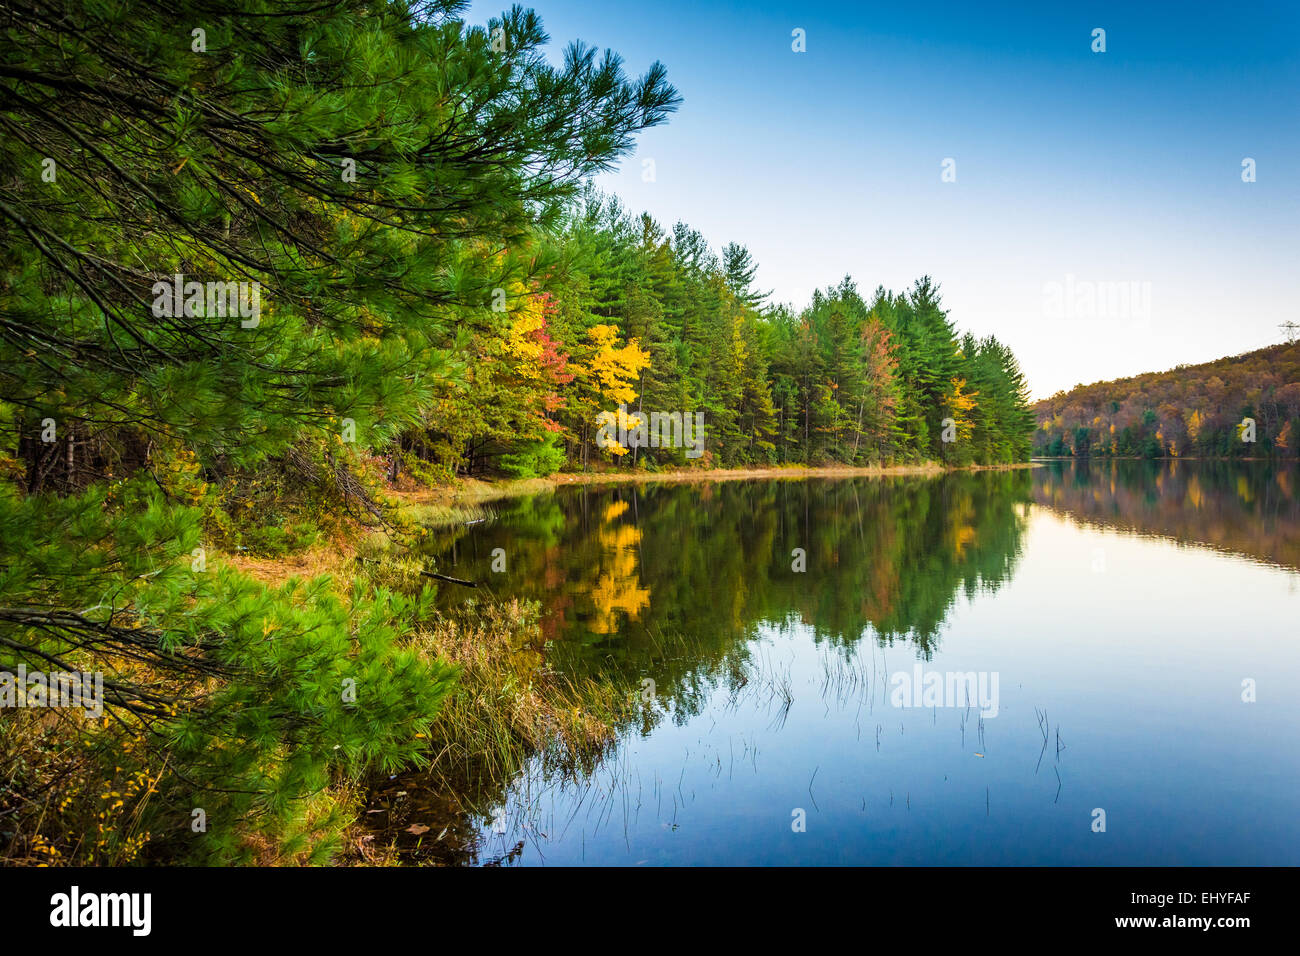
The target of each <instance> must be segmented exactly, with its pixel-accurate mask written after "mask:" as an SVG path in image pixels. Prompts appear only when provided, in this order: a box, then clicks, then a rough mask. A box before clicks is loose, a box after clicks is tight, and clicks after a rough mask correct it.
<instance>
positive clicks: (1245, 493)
mask: <svg viewBox="0 0 1300 956" xmlns="http://www.w3.org/2000/svg"><path fill="white" fill-rule="evenodd" d="M1296 483H1297V468H1296V462H1283V463H1280V464H1275V463H1272V462H1265V461H1259V462H1227V461H1176V460H1175V461H1168V462H1166V461H1099V462H1095V463H1090V462H1088V461H1086V460H1084V461H1081V462H1077V463H1076V462H1061V461H1053V462H1048V463H1046V465H1045V466H1043V467H1040V468H1038V469H1036V470H1035V471H1034V501H1035V502H1037V503H1038V504H1041V505H1044V506H1046V507H1048V508H1052V509H1053V510H1055V511H1059V512H1061V513H1064V514H1067V515H1069V516H1070V517H1072V518H1074V519H1076V520H1079V521H1081V522H1085V523H1090V524H1096V525H1103V526H1107V527H1113V528H1118V529H1121V530H1124V531H1130V532H1133V533H1136V534H1143V535H1157V536H1161V537H1168V538H1172V539H1174V540H1176V541H1179V542H1182V543H1186V544H1195V545H1201V546H1208V547H1212V548H1217V549H1221V550H1223V551H1229V552H1232V553H1234V554H1240V555H1245V556H1247V557H1251V558H1255V559H1258V560H1260V561H1264V562H1267V563H1270V564H1275V565H1279V566H1281V567H1286V568H1300V500H1298V499H1297V498H1296Z"/></svg>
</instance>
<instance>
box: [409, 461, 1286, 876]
mask: <svg viewBox="0 0 1300 956" xmlns="http://www.w3.org/2000/svg"><path fill="white" fill-rule="evenodd" d="M1298 478H1300V476H1298V475H1297V472H1296V470H1295V469H1294V468H1293V467H1292V468H1289V469H1288V468H1278V467H1275V466H1272V465H1268V464H1265V463H1252V462H1243V463H1223V462H1215V463H1212V462H1194V461H1176V462H1136V461H1121V462H1094V463H1091V464H1088V463H1086V462H1085V463H1080V464H1074V463H1061V462H1050V463H1046V464H1044V465H1040V466H1039V467H1036V468H1033V469H1022V470H1009V471H981V472H974V473H967V472H960V473H948V474H944V475H939V476H897V477H879V478H875V477H873V478H843V479H829V480H824V479H789V480H784V479H779V480H744V481H727V482H714V483H709V482H701V483H692V484H681V483H660V484H641V485H637V484H614V485H602V486H591V485H589V486H570V487H565V488H561V489H559V490H558V491H557V492H556V493H554V494H544V495H538V496H535V497H531V498H521V499H515V500H509V501H505V502H500V503H497V504H496V505H494V506H493V507H494V511H495V513H494V516H493V517H491V518H490V519H488V520H485V521H482V522H479V523H476V524H473V525H470V526H467V527H462V528H459V529H456V530H455V531H454V532H444V533H442V534H440V535H439V536H437V537H436V542H435V547H434V551H435V553H436V554H437V561H438V569H439V571H441V572H443V573H446V574H450V575H454V576H456V577H461V578H468V579H471V580H475V581H480V582H483V584H484V586H485V587H486V588H487V589H488V590H490V592H491V593H492V594H493V595H495V596H498V597H508V596H520V597H526V598H530V599H533V600H536V601H538V602H540V603H541V605H542V622H543V627H544V628H545V631H546V635H547V637H548V638H549V640H550V642H551V643H550V644H549V645H548V647H547V662H548V664H549V666H551V667H553V668H555V669H557V670H559V671H561V672H562V673H564V674H566V675H569V676H572V677H574V678H575V679H580V678H582V677H585V676H593V675H599V676H602V677H604V678H607V679H610V678H616V679H617V680H618V681H620V682H621V683H623V684H626V685H627V686H630V687H635V688H637V689H638V690H639V701H640V706H639V707H638V709H637V712H636V715H635V717H634V718H632V719H629V720H628V722H627V725H626V726H624V727H623V728H622V730H621V734H620V737H619V739H618V742H617V744H616V745H615V746H614V747H613V748H612V749H611V751H610V753H609V754H608V755H607V757H606V758H605V759H604V760H603V761H602V762H600V764H599V765H598V766H596V767H595V768H594V769H593V770H591V771H590V772H587V773H578V774H573V773H569V774H566V773H562V772H560V771H558V770H556V769H555V768H554V767H551V766H548V761H547V760H546V759H545V758H544V757H538V758H537V759H536V760H535V761H534V762H533V764H532V765H531V766H530V767H529V768H528V769H527V771H526V772H524V773H522V774H520V775H519V776H518V778H517V779H515V780H513V781H512V782H511V783H510V784H509V785H508V786H507V787H505V788H504V790H503V792H501V793H500V794H497V795H495V796H494V797H490V798H488V799H486V800H485V801H484V803H483V805H482V806H481V807H479V808H478V811H479V813H478V815H476V817H475V820H474V824H473V825H474V827H475V829H476V838H475V841H474V842H475V850H474V853H473V855H472V858H471V860H470V862H478V863H485V862H501V861H503V860H504V861H507V862H509V863H511V864H512V865H566V864H589V865H590V864H595V865H611V864H612V865H681V864H722V865H771V864H795V865H811V864H819V865H820V864H867V865H879V864H909V865H963V864H976V865H1071V864H1086V865H1098V864H1104V865H1175V864H1178V865H1211V864H1214V865H1260V864H1275V865H1296V864H1298V863H1300V815H1298V814H1297V802H1298V801H1297V794H1298V793H1300V751H1298V749H1297V747H1296V744H1295V740H1296V729H1297V726H1298V725H1300V694H1297V688H1300V628H1298V627H1297V622H1298V621H1300V573H1298V572H1297V568H1300V503H1298V501H1297V497H1296V485H1297V479H1298ZM494 549H501V550H500V551H497V552H496V554H495V557H496V559H497V564H498V567H499V566H500V563H501V559H504V564H505V570H504V571H493V563H494ZM465 593H466V591H465V589H460V588H454V587H451V586H447V587H446V588H444V590H443V593H442V595H441V597H442V598H443V599H446V600H462V599H463V598H464V596H465ZM403 785H404V786H407V787H413V786H418V779H413V778H411V777H409V776H408V777H407V778H405V779H404V782H403Z"/></svg>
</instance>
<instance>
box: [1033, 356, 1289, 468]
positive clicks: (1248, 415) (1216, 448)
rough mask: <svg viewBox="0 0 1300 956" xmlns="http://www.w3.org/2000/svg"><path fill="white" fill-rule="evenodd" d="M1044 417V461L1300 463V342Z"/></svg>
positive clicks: (1081, 389) (1090, 388) (1078, 391)
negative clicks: (1282, 460)
mask: <svg viewBox="0 0 1300 956" xmlns="http://www.w3.org/2000/svg"><path fill="white" fill-rule="evenodd" d="M1035 412H1036V414H1037V418H1038V428H1037V429H1036V430H1035V432H1034V441H1033V450H1034V454H1035V455H1045V456H1052V457H1061V456H1070V455H1073V456H1075V457H1077V458H1084V457H1090V456H1115V457H1123V458H1179V457H1203V458H1296V457H1298V456H1300V343H1297V342H1292V343H1287V344H1282V345H1274V346H1269V347H1268V348H1262V349H1257V350H1255V351H1254V352H1247V353H1245V354H1244V355H1235V356H1231V357H1228V358H1222V359H1218V360H1217V361H1214V362H1206V363H1204V364H1201V365H1182V366H1179V367H1178V368H1175V369H1171V370H1169V371H1167V372H1149V373H1147V374H1145V375H1138V376H1136V377H1134V378H1123V379H1117V380H1115V381H1113V382H1098V383H1096V384H1093V385H1079V386H1076V387H1075V388H1073V389H1071V390H1070V391H1068V392H1062V393H1058V394H1056V395H1053V396H1052V397H1051V398H1049V399H1046V400H1045V401H1042V402H1039V403H1038V404H1037V406H1036V408H1035ZM1252 422H1253V425H1254V427H1253V429H1252V428H1251V427H1250V425H1251V423H1252Z"/></svg>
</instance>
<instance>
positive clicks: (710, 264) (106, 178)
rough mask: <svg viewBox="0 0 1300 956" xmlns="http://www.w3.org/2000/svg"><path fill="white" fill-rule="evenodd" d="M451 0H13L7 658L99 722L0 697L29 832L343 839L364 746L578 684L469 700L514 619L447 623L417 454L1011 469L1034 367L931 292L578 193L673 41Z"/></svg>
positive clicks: (4, 42)
mask: <svg viewBox="0 0 1300 956" xmlns="http://www.w3.org/2000/svg"><path fill="white" fill-rule="evenodd" d="M464 6H465V4H464V3H460V2H452V0H438V2H420V3H388V2H371V0H312V2H311V3H305V2H301V0H288V2H281V0H238V2H234V3H227V4H222V5H219V6H212V5H209V4H206V3H200V2H179V3H175V4H170V5H153V4H143V3H125V4H118V5H106V4H101V3H97V2H91V0H67V2H56V3H45V2H36V0H16V2H14V3H11V4H8V5H7V9H8V10H9V11H11V14H12V15H11V16H9V17H8V18H7V19H5V21H4V22H3V24H2V25H0V126H2V127H3V137H0V163H2V165H3V168H4V169H5V175H4V176H3V178H0V259H2V261H0V436H3V451H2V452H0V670H3V671H6V672H16V671H17V670H18V669H19V668H20V667H22V668H26V670H27V671H29V672H30V671H35V670H44V671H49V672H60V673H63V672H66V673H92V672H93V673H95V674H99V675H102V678H103V688H104V691H103V693H104V700H103V709H104V713H103V716H102V718H100V719H94V720H91V719H81V718H80V717H79V716H78V715H76V714H72V713H67V712H59V711H53V710H51V711H49V712H46V713H43V714H42V713H33V712H32V711H30V710H7V711H6V712H5V713H4V714H3V717H2V718H0V767H3V768H4V776H3V779H0V817H3V819H4V820H5V821H6V823H5V825H4V826H3V828H0V829H2V831H3V836H2V837H0V849H2V851H3V854H4V857H5V858H6V859H9V860H18V861H22V862H27V863H32V862H41V863H59V862H62V863H68V862H75V863H81V864H96V863H114V864H121V863H129V862H133V861H136V860H154V861H157V860H167V861H173V860H179V859H183V860H187V861H198V862H221V863H239V862H262V863H279V862H323V861H327V860H333V859H338V858H339V857H340V855H346V854H348V853H355V852H358V851H357V846H356V845H355V844H350V843H349V842H348V841H349V840H350V839H351V837H350V836H349V834H350V833H351V832H352V831H351V829H350V828H351V827H352V825H353V823H354V821H355V819H356V815H357V812H358V809H357V808H358V800H359V799H360V797H359V796H358V794H359V793H360V792H362V791H363V790H364V785H365V781H367V780H368V779H371V778H373V777H374V775H376V774H384V773H389V772H393V771H395V770H396V769H397V768H400V767H409V766H424V765H428V764H429V763H430V762H431V761H435V760H436V759H439V755H445V754H446V753H455V754H460V753H464V752H469V751H472V750H474V749H475V748H476V747H478V748H481V749H482V750H483V752H487V751H488V750H490V748H492V747H494V746H495V747H498V750H497V751H493V752H498V753H506V752H510V753H513V751H512V750H511V749H510V748H512V747H519V746H533V745H536V744H537V742H538V740H539V739H540V738H539V736H538V735H539V734H540V733H541V731H540V730H539V728H541V727H543V726H546V727H552V726H560V725H562V724H563V723H564V721H565V720H570V721H578V718H577V717H572V716H570V715H571V714H573V713H577V712H578V711H579V710H581V712H582V713H583V714H584V715H585V714H589V713H595V712H597V709H596V705H594V704H591V705H590V706H584V707H583V708H577V707H575V706H571V705H572V701H571V700H570V699H569V698H566V697H564V695H565V694H571V693H578V691H577V690H574V689H573V688H571V687H569V686H567V685H565V686H560V685H559V684H556V683H555V679H554V678H553V676H551V675H543V674H540V672H539V674H528V675H525V677H526V679H525V680H521V681H519V682H514V681H513V678H511V679H510V681H509V686H526V687H528V688H530V690H529V693H530V694H532V695H533V696H532V697H529V698H528V700H527V702H526V703H527V704H528V706H529V707H533V708H534V710H528V709H527V707H525V705H524V704H519V703H518V702H517V701H515V702H512V703H511V705H510V707H511V709H509V710H508V712H507V710H506V708H505V706H504V705H502V710H501V711H500V712H495V711H494V712H491V713H486V714H485V713H480V712H479V711H478V710H476V709H475V708H473V707H471V706H469V705H468V704H467V703H466V702H467V701H472V700H479V699H482V698H483V694H482V693H481V687H483V686H488V685H490V684H491V683H492V682H494V681H497V680H498V679H500V680H501V681H506V678H504V677H502V672H501V671H497V670H492V668H493V667H497V666H500V667H502V668H505V667H515V666H522V665H518V662H517V660H516V658H515V657H514V656H512V655H513V651H512V650H511V648H512V647H513V645H512V644H511V643H510V642H511V641H513V640H514V639H515V636H516V633H517V631H518V630H519V629H520V628H523V627H525V624H524V623H521V621H519V620H512V621H505V620H503V619H502V618H501V617H500V616H499V615H498V616H497V617H494V618H491V619H490V620H489V619H488V618H484V619H483V620H487V621H488V623H486V624H484V623H482V622H480V624H479V625H477V627H478V629H477V630H473V629H466V628H460V627H458V626H457V625H455V624H449V623H448V621H447V619H446V618H445V617H444V616H441V615H440V614H439V612H438V611H437V609H436V608H435V607H434V599H435V596H436V588H435V587H434V586H433V585H432V583H431V581H430V579H429V574H428V573H427V572H428V571H429V569H428V568H427V567H426V566H425V565H424V563H423V561H422V559H421V557H420V555H419V553H418V550H417V548H416V545H417V544H418V542H419V541H420V540H421V539H422V536H423V535H424V533H425V532H426V530H427V529H425V528H422V527H420V526H419V523H418V522H417V521H414V520H412V519H411V518H410V516H409V513H407V512H404V511H403V510H402V508H401V507H400V504H401V502H400V500H398V499H397V498H395V497H394V496H393V495H392V494H391V492H393V491H394V490H395V489H396V488H397V486H398V484H400V483H401V482H416V483H420V484H424V485H428V484H432V483H438V482H446V481H449V480H453V479H455V478H457V477H458V476H464V475H467V474H470V475H489V476H510V477H529V476H536V475H546V474H549V473H552V472H555V471H556V470H558V469H561V468H569V469H577V468H591V469H595V468H610V469H629V468H643V469H658V468H665V467H672V466H677V465H684V464H687V463H690V464H692V465H693V466H696V467H703V468H708V467H714V466H719V465H759V464H762V465H768V464H795V463H827V462H839V463H846V464H880V463H892V462H922V461H935V462H942V463H944V464H947V465H954V466H957V465H965V464H969V463H975V462H1017V461H1023V460H1024V459H1026V458H1027V456H1028V454H1029V450H1030V439H1031V433H1032V430H1033V415H1032V410H1031V409H1030V406H1029V403H1028V399H1027V390H1026V387H1025V382H1024V377H1023V375H1022V373H1021V370H1020V369H1019V367H1018V365H1017V363H1016V360H1015V357H1014V356H1013V355H1012V353H1011V352H1010V350H1009V349H1008V348H1007V347H1006V346H1005V345H1003V344H1002V343H1000V342H998V341H997V340H996V339H994V338H992V337H986V338H976V337H975V336H973V335H971V334H959V333H958V331H957V330H956V328H955V326H954V324H953V323H952V321H951V320H950V319H949V318H948V316H947V313H946V312H945V310H944V308H943V306H942V302H941V299H940V295H939V288H938V285H937V284H935V283H934V282H933V281H932V280H930V279H929V278H926V277H923V278H921V279H919V280H918V281H917V282H916V283H915V285H914V286H913V287H912V288H911V289H909V290H906V291H904V292H901V293H891V292H887V291H885V290H883V289H876V290H875V291H874V292H872V293H870V294H868V295H865V296H864V295H862V294H861V293H860V292H859V291H858V289H857V287H856V285H855V284H854V282H853V281H852V280H850V279H847V278H846V279H843V280H842V281H840V282H839V283H838V284H837V285H833V286H830V287H828V288H826V289H825V290H824V291H821V292H819V293H817V294H816V295H815V296H814V297H813V300H812V302H811V303H809V304H808V305H807V306H805V307H803V308H800V309H795V308H793V307H789V306H780V305H771V304H770V303H768V302H767V297H766V296H764V295H763V293H762V292H761V290H759V289H757V288H756V287H755V274H756V268H757V267H756V264H755V263H754V262H753V261H752V257H751V256H750V254H749V253H748V251H747V250H746V249H745V248H744V247H743V246H741V245H739V244H735V243H733V244H729V245H726V246H725V247H723V248H722V250H721V251H720V252H717V253H715V252H714V251H713V250H712V249H711V248H710V246H709V243H708V242H707V241H706V240H705V238H704V237H703V236H701V235H700V234H699V233H697V232H695V231H693V230H691V229H690V228H689V227H687V226H685V225H681V224H678V225H675V226H673V227H672V229H671V230H670V231H667V232H665V230H664V229H663V228H662V227H661V226H660V225H659V224H657V223H655V222H654V221H652V220H651V219H650V218H648V217H646V216H635V215H632V214H630V213H628V212H627V211H625V210H623V209H622V207H621V206H620V204H619V203H618V202H617V200H615V199H613V198H611V197H608V196H602V195H600V194H599V193H597V192H595V191H594V190H593V189H592V187H591V185H590V183H591V180H592V178H593V177H595V176H597V175H598V174H600V173H602V172H606V171H608V170H609V169H611V168H612V167H613V166H614V164H615V163H616V162H617V161H618V160H619V159H620V158H621V157H624V156H626V155H627V154H628V152H629V151H630V149H631V148H632V146H633V143H634V141H635V136H636V135H637V134H638V133H639V132H640V131H642V130H645V129H647V128H650V127H653V126H656V125H659V124H661V123H663V122H665V121H666V120H667V119H668V117H669V116H670V114H671V113H672V112H673V111H674V110H676V109H677V108H678V107H679V105H680V104H681V97H680V95H679V94H678V93H677V91H676V90H675V89H674V88H673V87H672V85H670V84H669V83H668V81H667V74H666V70H665V69H664V67H663V66H661V65H660V64H658V63H656V64H654V65H652V66H651V67H650V68H649V69H648V70H647V71H646V72H645V73H644V74H643V75H641V76H639V77H634V76H630V75H628V74H627V73H626V71H625V70H624V68H623V65H622V62H621V60H620V59H619V57H618V56H617V55H616V54H614V53H612V52H609V51H605V52H603V53H602V52H600V51H598V50H597V49H595V48H592V47H589V46H586V45H585V44H583V43H581V42H574V43H571V44H569V45H568V46H567V47H564V48H563V53H562V56H561V59H560V62H558V63H553V62H552V61H550V60H548V59H547V57H546V56H545V55H544V54H543V53H542V49H543V47H544V46H545V45H546V44H547V43H548V41H549V39H550V38H549V37H548V36H547V34H546V33H545V31H544V29H543V27H542V23H541V20H540V19H539V18H538V17H537V16H536V15H535V14H534V13H533V12H531V11H527V10H524V9H522V8H519V7H515V8H514V9H512V10H511V11H509V12H508V13H506V14H505V15H504V16H503V17H502V18H498V19H494V20H492V21H491V22H490V23H489V24H487V25H486V26H470V25H468V24H466V23H465V22H464V21H463V20H462V19H461V16H462V14H463V8H464ZM169 289H170V290H171V291H170V292H168V290H169ZM620 407H626V408H627V409H629V410H630V411H631V410H635V411H636V412H638V413H648V412H652V411H660V412H668V413H672V412H680V413H682V414H687V413H696V412H702V413H703V416H704V421H705V431H706V435H705V445H704V448H705V452H704V455H703V456H702V457H701V458H700V459H698V460H693V459H687V458H686V456H685V450H684V449H680V448H662V447H661V448H649V449H645V448H639V447H637V448H627V447H624V446H622V445H619V444H613V445H611V444H610V443H608V442H606V443H603V444H602V443H600V442H598V432H597V428H596V422H597V417H598V415H600V414H601V413H608V412H611V411H614V410H616V409H618V408H620ZM406 487H408V488H409V485H408V486H406ZM371 533H382V535H383V537H384V540H385V544H384V545H383V546H382V547H375V548H371V549H370V550H365V549H363V548H362V547H361V544H360V543H359V542H360V539H361V538H363V537H366V536H368V535H370V534H371ZM311 549H314V550H311ZM309 550H311V553H312V554H313V555H320V554H322V553H328V555H330V556H332V561H333V563H332V564H331V563H329V562H327V561H325V560H324V559H322V560H321V562H320V563H319V564H318V565H317V566H318V567H319V569H320V570H324V571H328V572H329V573H327V574H321V575H315V576H284V575H280V576H279V577H275V576H273V575H272V576H268V575H267V574H262V576H261V577H258V576H256V575H254V574H251V573H249V570H248V569H249V567H250V566H251V565H252V563H254V562H256V561H258V560H263V559H266V560H271V559H276V558H279V557H283V556H285V555H288V554H303V553H307V552H308V551H309ZM494 613H496V612H494ZM524 617H526V615H524ZM492 622H496V623H492ZM468 633H474V634H478V635H479V639H480V645H481V646H468V645H467V644H466V643H465V641H464V635H465V634H468ZM493 642H495V643H493ZM493 655H496V656H493ZM548 681H550V682H551V683H549V684H548V683H547V682H548ZM476 682H479V683H476ZM537 687H542V688H550V689H549V690H548V691H547V692H548V693H551V694H552V695H553V698H551V699H550V700H551V704H550V705H546V702H545V701H543V700H541V699H540V698H539V697H538V696H537V695H538V693H540V692H538V691H536V690H535V689H534V688H537ZM11 689H12V687H11ZM493 693H494V697H493V699H500V694H501V693H503V692H500V687H499V686H497V687H495V688H494V691H493ZM587 703H588V704H590V702H587ZM516 704H518V706H516ZM544 705H546V706H551V709H550V711H548V712H547V720H543V719H542V717H540V716H537V713H536V711H537V710H538V709H540V708H542V707H543V706H544ZM611 706H612V704H611ZM552 718H553V719H552ZM587 719H588V717H586V716H583V717H582V718H581V720H582V721H585V720H587ZM548 720H549V721H550V722H549V723H548V722H547V721H548ZM573 733H574V736H575V739H588V738H591V739H594V737H595V733H594V732H593V731H590V728H589V727H588V726H587V725H586V724H581V725H577V724H575V726H574V729H573ZM492 735H496V736H492ZM584 735H585V736H584ZM503 741H505V743H503ZM444 744H445V746H443V745H444ZM503 759H505V758H503ZM512 759H513V758H512Z"/></svg>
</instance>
